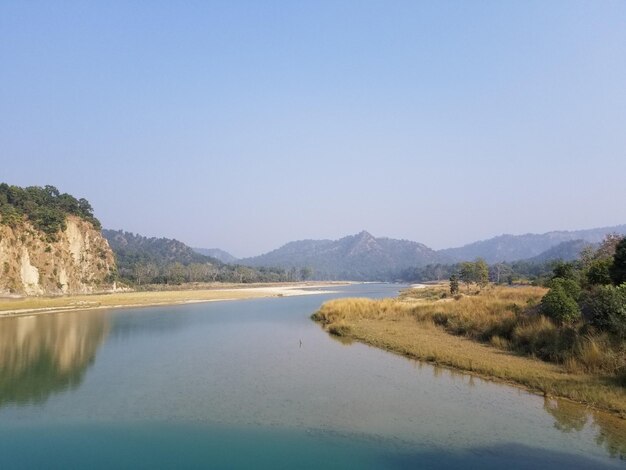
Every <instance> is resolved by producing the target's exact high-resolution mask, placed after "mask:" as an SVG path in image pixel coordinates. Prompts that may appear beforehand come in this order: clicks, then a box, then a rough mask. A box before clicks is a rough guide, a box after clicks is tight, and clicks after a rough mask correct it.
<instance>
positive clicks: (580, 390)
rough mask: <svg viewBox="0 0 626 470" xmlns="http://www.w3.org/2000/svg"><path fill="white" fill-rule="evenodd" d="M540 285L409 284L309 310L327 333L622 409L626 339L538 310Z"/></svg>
mask: <svg viewBox="0 0 626 470" xmlns="http://www.w3.org/2000/svg"><path fill="white" fill-rule="evenodd" d="M545 292H546V291H545V289H542V288H539V287H530V286H528V287H489V288H487V289H485V290H484V291H483V292H481V293H479V294H475V295H461V296H456V297H450V296H449V295H448V294H447V289H446V288H445V287H429V288H426V289H411V290H409V291H406V292H404V293H403V294H402V295H401V296H400V297H399V298H397V299H384V300H369V299H339V300H334V301H331V302H327V303H325V304H324V305H323V306H322V308H321V309H320V310H319V311H318V312H317V313H315V314H314V316H313V318H314V319H315V320H316V321H318V322H320V323H321V324H322V325H324V327H325V328H326V329H327V330H328V331H329V332H330V333H331V334H335V335H338V336H342V337H345V338H350V339H354V340H357V341H361V342H364V343H367V344H370V345H373V346H377V347H380V348H383V349H387V350H390V351H394V352H397V353H399V354H403V355H406V356H408V357H412V358H416V359H421V360H425V361H429V362H432V363H436V364H440V365H444V366H448V367H453V368H456V369H460V370H464V371H468V372H471V373H473V374H477V375H480V376H484V377H489V378H493V379H498V380H501V381H505V382H509V383H513V384H517V385H521V386H523V387H526V388H528V389H529V390H532V391H536V392H540V393H543V394H546V395H550V396H558V397H565V398H569V399H572V400H575V401H578V402H582V403H586V404H589V405H591V406H594V407H597V408H601V409H604V410H608V411H611V412H613V413H616V414H618V415H620V416H622V417H626V388H625V387H624V372H625V369H626V366H625V365H626V351H625V349H624V345H623V344H615V343H614V341H613V340H612V339H611V338H609V337H607V336H606V335H601V334H595V333H594V332H592V331H580V330H579V329H576V327H575V326H570V327H558V326H556V325H554V324H553V323H552V322H550V321H549V320H547V319H546V318H544V317H543V316H541V315H539V314H537V313H536V305H537V304H538V302H539V301H540V299H541V297H542V296H543V295H544V294H545Z"/></svg>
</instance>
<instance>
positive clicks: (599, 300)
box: [585, 284, 626, 338]
mask: <svg viewBox="0 0 626 470" xmlns="http://www.w3.org/2000/svg"><path fill="white" fill-rule="evenodd" d="M585 311H586V313H587V314H588V316H589V321H590V322H591V324H593V325H594V326H596V327H598V328H600V329H603V330H606V331H610V332H612V333H614V334H616V335H618V336H619V337H621V338H626V284H622V285H621V286H620V287H615V286H600V287H598V288H597V289H594V290H593V291H592V292H591V293H590V294H589V295H588V296H587V298H586V301H585Z"/></svg>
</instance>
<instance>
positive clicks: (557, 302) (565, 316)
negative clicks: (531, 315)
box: [541, 283, 580, 323]
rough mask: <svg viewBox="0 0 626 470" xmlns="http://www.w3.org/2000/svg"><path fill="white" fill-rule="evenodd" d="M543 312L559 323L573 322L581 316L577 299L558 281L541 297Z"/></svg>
mask: <svg viewBox="0 0 626 470" xmlns="http://www.w3.org/2000/svg"><path fill="white" fill-rule="evenodd" d="M541 312H542V313H543V314H544V315H546V316H547V317H549V318H551V319H553V320H555V321H557V322H559V323H571V322H573V321H575V320H578V319H579V318H580V307H579V306H578V304H577V303H576V300H574V298H573V297H572V296H571V295H570V294H569V293H568V292H567V291H566V290H565V288H564V287H563V286H562V285H560V284H558V283H557V284H556V285H554V287H552V288H551V289H550V291H549V292H548V293H547V294H546V295H545V296H544V297H543V299H541Z"/></svg>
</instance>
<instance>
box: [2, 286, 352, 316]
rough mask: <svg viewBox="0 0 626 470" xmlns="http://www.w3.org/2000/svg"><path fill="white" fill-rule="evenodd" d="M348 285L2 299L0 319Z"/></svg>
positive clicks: (316, 290) (287, 294) (305, 291)
mask: <svg viewBox="0 0 626 470" xmlns="http://www.w3.org/2000/svg"><path fill="white" fill-rule="evenodd" d="M350 284H353V283H350V282H295V283H281V284H280V285H269V284H260V285H252V286H250V285H248V286H245V287H243V286H242V287H239V286H237V287H234V286H233V285H230V284H229V285H228V286H227V287H226V286H224V287H213V286H212V287H205V288H189V289H172V290H146V291H131V292H111V293H99V294H78V295H67V296H58V297H22V298H17V299H16V298H2V299H0V319H1V318H11V317H18V316H30V315H42V314H46V313H63V312H70V311H83V310H100V309H119V308H138V307H159V306H164V305H185V304H193V303H204V302H223V301H230V300H250V299H261V298H276V297H293V296H301V295H319V294H326V293H331V292H332V291H328V290H320V289H324V288H329V287H331V288H332V287H334V286H344V285H350ZM20 304H21V305H20ZM20 307H21V308H20Z"/></svg>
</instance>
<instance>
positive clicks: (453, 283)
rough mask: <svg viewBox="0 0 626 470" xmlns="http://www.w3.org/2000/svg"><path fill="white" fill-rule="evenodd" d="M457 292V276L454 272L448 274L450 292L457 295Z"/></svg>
mask: <svg viewBox="0 0 626 470" xmlns="http://www.w3.org/2000/svg"><path fill="white" fill-rule="evenodd" d="M458 293H459V278H458V276H457V275H456V274H453V275H452V276H450V294H452V295H457V294H458Z"/></svg>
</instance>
